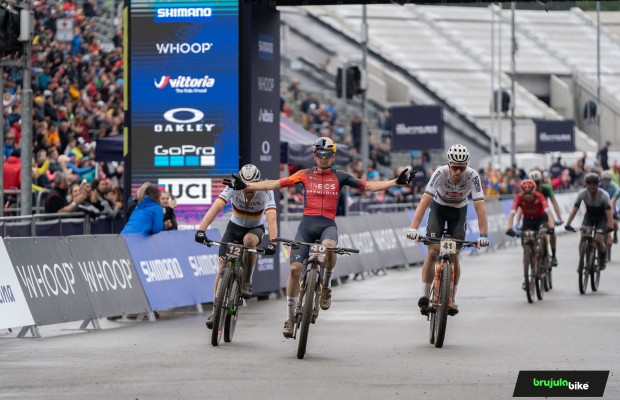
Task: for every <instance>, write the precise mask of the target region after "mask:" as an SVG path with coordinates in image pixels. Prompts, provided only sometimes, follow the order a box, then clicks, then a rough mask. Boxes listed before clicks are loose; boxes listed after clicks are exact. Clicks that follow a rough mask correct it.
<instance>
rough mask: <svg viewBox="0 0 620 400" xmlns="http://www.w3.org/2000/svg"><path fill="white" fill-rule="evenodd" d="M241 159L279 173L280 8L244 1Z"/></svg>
mask: <svg viewBox="0 0 620 400" xmlns="http://www.w3.org/2000/svg"><path fill="white" fill-rule="evenodd" d="M241 21H242V22H241V24H242V26H241V66H242V69H241V76H240V80H241V89H242V93H243V96H242V97H241V131H240V140H241V143H243V146H241V148H240V153H241V163H242V164H254V165H256V166H257V167H258V168H259V169H260V171H261V174H262V176H263V178H266V179H278V178H279V177H280V12H279V11H278V10H276V9H275V8H273V7H270V6H266V5H259V4H250V3H244V4H242V5H241Z"/></svg>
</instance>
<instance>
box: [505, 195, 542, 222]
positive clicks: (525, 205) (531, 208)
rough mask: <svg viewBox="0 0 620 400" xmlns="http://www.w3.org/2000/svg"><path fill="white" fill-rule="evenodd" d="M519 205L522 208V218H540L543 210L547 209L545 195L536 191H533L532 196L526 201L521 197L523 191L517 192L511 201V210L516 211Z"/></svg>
mask: <svg viewBox="0 0 620 400" xmlns="http://www.w3.org/2000/svg"><path fill="white" fill-rule="evenodd" d="M519 207H521V210H523V217H524V218H540V217H542V216H543V215H545V212H547V211H549V206H548V205H547V200H546V199H545V196H544V195H543V194H542V193H541V192H536V191H534V197H533V198H532V200H531V201H526V200H525V199H524V198H523V193H519V194H518V195H517V197H515V199H514V201H513V202H512V211H515V212H516V211H517V209H518V208H519Z"/></svg>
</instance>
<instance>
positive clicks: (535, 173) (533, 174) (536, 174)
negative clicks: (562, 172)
mask: <svg viewBox="0 0 620 400" xmlns="http://www.w3.org/2000/svg"><path fill="white" fill-rule="evenodd" d="M527 176H528V177H529V178H530V179H531V180H533V181H534V182H540V181H542V174H541V173H540V171H539V170H537V169H533V170H531V171H530V173H529V174H527Z"/></svg>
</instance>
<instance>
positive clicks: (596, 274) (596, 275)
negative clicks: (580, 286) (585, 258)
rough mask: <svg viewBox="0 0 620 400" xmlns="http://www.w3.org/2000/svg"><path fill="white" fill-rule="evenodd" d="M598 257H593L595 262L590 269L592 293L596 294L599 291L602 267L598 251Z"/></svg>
mask: <svg viewBox="0 0 620 400" xmlns="http://www.w3.org/2000/svg"><path fill="white" fill-rule="evenodd" d="M596 254H597V256H596V257H593V262H592V265H591V268H590V286H591V287H592V291H593V292H596V291H597V290H598V284H599V283H600V281H601V266H600V257H601V255H600V254H598V250H596Z"/></svg>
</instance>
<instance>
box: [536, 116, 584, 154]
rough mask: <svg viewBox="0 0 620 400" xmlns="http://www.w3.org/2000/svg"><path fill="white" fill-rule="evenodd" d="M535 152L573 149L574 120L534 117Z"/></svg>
mask: <svg viewBox="0 0 620 400" xmlns="http://www.w3.org/2000/svg"><path fill="white" fill-rule="evenodd" d="M534 123H535V124H536V152H537V153H547V152H550V151H561V152H572V151H575V121H573V120H566V121H551V120H543V119H536V120H534Z"/></svg>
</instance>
